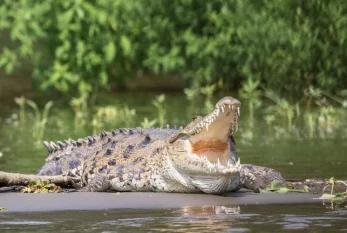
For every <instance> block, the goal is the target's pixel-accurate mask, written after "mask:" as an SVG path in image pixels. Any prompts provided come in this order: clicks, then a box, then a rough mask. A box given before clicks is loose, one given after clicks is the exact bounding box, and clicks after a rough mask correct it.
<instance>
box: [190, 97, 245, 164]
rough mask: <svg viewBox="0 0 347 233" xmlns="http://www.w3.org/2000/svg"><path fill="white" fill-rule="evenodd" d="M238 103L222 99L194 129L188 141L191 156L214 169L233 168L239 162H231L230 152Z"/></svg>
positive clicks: (238, 112) (236, 125)
mask: <svg viewBox="0 0 347 233" xmlns="http://www.w3.org/2000/svg"><path fill="white" fill-rule="evenodd" d="M239 116H240V102H239V101H238V100H236V99H234V98H228V99H222V100H221V101H219V102H218V103H217V104H216V108H215V110H214V111H213V112H212V113H210V114H209V115H207V116H205V117H203V118H202V117H201V119H197V120H200V122H199V123H198V124H197V125H196V126H195V127H194V131H193V133H192V134H191V136H190V138H189V141H190V144H191V152H192V154H194V155H196V156H198V157H199V158H200V159H203V160H205V161H206V162H209V163H210V166H209V167H210V168H211V169H213V168H214V167H216V168H220V167H221V166H223V167H226V168H228V167H234V166H236V165H237V166H238V164H237V163H239V161H231V159H232V158H231V157H230V150H231V149H233V148H231V147H232V146H234V145H233V144H232V143H231V137H230V136H232V134H233V133H234V131H237V127H238V117H239Z"/></svg>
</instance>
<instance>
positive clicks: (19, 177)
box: [0, 171, 80, 187]
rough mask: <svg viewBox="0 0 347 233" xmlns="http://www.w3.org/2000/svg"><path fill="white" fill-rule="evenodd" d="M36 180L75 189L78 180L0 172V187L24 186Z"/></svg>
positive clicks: (65, 177)
mask: <svg viewBox="0 0 347 233" xmlns="http://www.w3.org/2000/svg"><path fill="white" fill-rule="evenodd" d="M37 180H47V181H49V182H50V183H53V184H55V185H59V186H61V187H71V186H72V187H76V186H77V185H76V182H79V181H80V180H79V179H78V178H74V177H69V176H63V175H58V176H38V175H28V174H21V173H10V172H2V171H0V187H2V186H12V185H23V186H26V185H28V184H29V183H30V182H36V181H37Z"/></svg>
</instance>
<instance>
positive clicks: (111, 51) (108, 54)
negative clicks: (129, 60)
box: [104, 41, 116, 63]
mask: <svg viewBox="0 0 347 233" xmlns="http://www.w3.org/2000/svg"><path fill="white" fill-rule="evenodd" d="M104 52H105V60H106V62H107V63H111V62H112V61H113V59H114V57H115V56H116V46H115V45H114V43H113V42H112V41H110V42H109V43H108V44H107V45H106V46H105V48H104Z"/></svg>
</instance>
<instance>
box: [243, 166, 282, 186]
mask: <svg viewBox="0 0 347 233" xmlns="http://www.w3.org/2000/svg"><path fill="white" fill-rule="evenodd" d="M240 180H241V185H242V188H246V189H250V190H253V191H254V192H259V189H262V188H265V187H267V186H268V185H269V184H270V183H271V182H272V181H274V180H276V181H279V182H281V183H282V184H283V185H285V184H286V181H285V180H284V179H283V177H282V175H281V174H280V173H279V172H277V171H276V170H274V169H272V168H268V167H261V166H256V165H252V164H242V167H241V172H240Z"/></svg>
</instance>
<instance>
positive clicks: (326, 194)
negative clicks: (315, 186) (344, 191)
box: [317, 193, 335, 200]
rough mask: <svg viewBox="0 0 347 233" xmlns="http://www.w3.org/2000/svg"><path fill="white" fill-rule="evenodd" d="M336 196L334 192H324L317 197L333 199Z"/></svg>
mask: <svg viewBox="0 0 347 233" xmlns="http://www.w3.org/2000/svg"><path fill="white" fill-rule="evenodd" d="M334 197H335V195H334V194H328V193H323V195H322V196H320V197H318V198H317V199H323V200H331V199H333V198H334Z"/></svg>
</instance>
